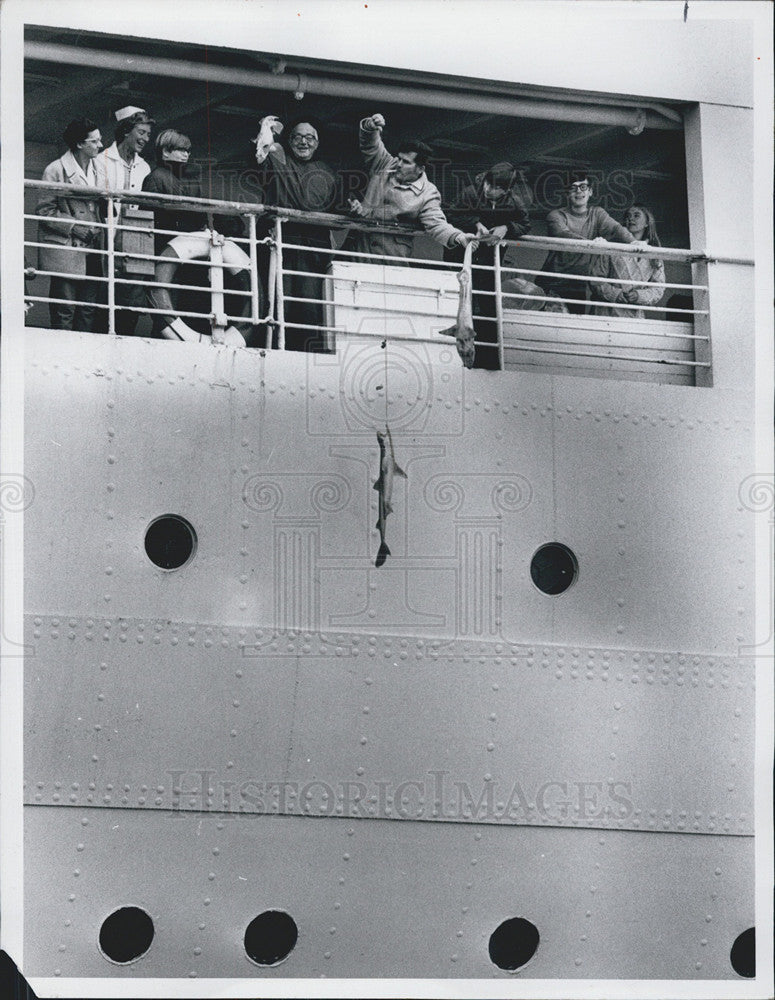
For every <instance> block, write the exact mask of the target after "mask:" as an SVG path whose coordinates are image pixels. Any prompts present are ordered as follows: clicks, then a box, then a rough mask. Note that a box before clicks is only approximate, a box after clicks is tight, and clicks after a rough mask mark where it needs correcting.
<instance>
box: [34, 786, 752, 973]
mask: <svg viewBox="0 0 775 1000" xmlns="http://www.w3.org/2000/svg"><path fill="white" fill-rule="evenodd" d="M26 827H27V844H26V851H25V865H26V871H25V876H26V884H27V887H28V890H27V892H28V895H27V907H26V913H25V922H26V940H27V942H28V944H27V949H26V955H25V964H24V971H25V973H26V974H27V976H28V977H31V978H32V979H33V983H34V981H35V978H36V977H51V978H56V979H57V980H58V981H60V982H61V985H62V986H64V985H65V984H66V981H67V979H68V977H79V976H88V977H116V978H121V979H126V978H136V977H149V976H166V977H180V978H189V977H199V978H214V977H218V978H226V979H228V978H235V979H236V978H251V979H256V980H262V979H274V978H276V977H291V978H292V977H297V976H307V977H310V976H315V977H317V976H329V977H337V976H343V977H344V976H374V977H396V976H407V977H421V976H431V977H477V978H496V979H497V978H501V979H509V978H510V976H511V974H510V973H507V972H504V971H502V970H500V969H498V968H497V967H496V966H494V965H493V964H492V962H491V961H490V959H489V956H488V942H489V938H490V935H491V934H492V932H493V931H494V930H495V929H496V928H497V927H498V926H499V924H500V923H501V922H502V921H504V920H506V919H508V918H510V917H513V916H522V917H524V918H527V919H529V920H530V921H531V922H532V923H533V924H534V925H535V926H536V928H537V929H538V931H539V934H540V941H539V945H538V950H537V952H536V953H535V956H534V957H533V959H532V960H531V961H530V962H529V964H528V965H527V966H526V967H525V968H524V969H523V970H522V971H521V972H520V973H519V974H518V976H519V978H527V979H533V978H535V979H546V978H576V979H578V978H588V979H607V978H614V977H616V978H621V977H624V978H651V979H668V978H669V979H697V978H710V979H717V978H718V979H726V978H730V979H734V978H736V976H735V973H734V972H733V971H732V968H731V966H730V963H729V951H730V948H731V945H732V943H733V941H734V940H735V938H736V937H737V935H738V934H740V933H741V931H743V930H745V929H746V928H747V927H749V926H751V924H752V923H753V840H752V838H746V837H686V836H680V835H675V834H649V833H635V832H622V831H594V830H560V829H546V830H538V829H535V828H525V827H520V828H516V827H499V828H494V827H483V828H473V827H469V826H465V825H460V824H447V825H444V826H438V825H436V826H431V825H428V824H422V823H402V822H400V821H393V822H391V821H387V820H380V821H375V822H364V821H351V820H347V819H339V820H317V819H312V818H305V817H298V816H297V817H277V816H275V817H259V816H231V817H216V816H210V817H199V816H196V815H193V814H189V815H184V814H180V813H179V814H177V815H168V814H165V813H162V812H155V813H154V812H148V811H137V810H127V809H123V810H106V809H79V808H72V809H65V808H51V807H39V806H28V807H27V808H26ZM687 872H691V873H692V877H691V878H686V873H687ZM120 906H137V907H141V908H143V909H145V910H146V911H147V912H148V913H149V914H150V916H151V917H152V919H153V922H154V927H155V936H154V939H153V942H152V944H151V947H150V949H149V950H148V952H147V953H146V954H145V955H144V956H143V957H142V958H140V959H139V960H138V961H137V962H135V963H133V964H131V965H127V966H123V967H122V966H117V965H115V964H113V963H111V962H109V961H107V960H106V959H105V957H104V956H103V955H102V954H101V952H100V950H99V948H98V943H97V942H98V935H99V929H100V926H101V924H102V921H103V920H104V919H105V918H106V916H108V914H110V913H111V912H112V911H113V910H115V909H116V908H118V907H120ZM270 909H275V910H284V911H286V912H287V913H289V914H290V915H291V916H292V917H293V919H294V921H295V922H296V925H297V927H298V943H297V945H296V947H295V948H294V950H293V951H292V952H291V953H290V954H289V955H288V957H287V959H286V960H285V961H284V962H282V963H281V964H279V965H277V966H275V967H271V968H267V967H263V968H262V967H259V966H256V965H255V964H253V963H252V962H250V961H249V959H248V958H247V957H246V955H245V951H244V947H243V940H244V934H245V929H246V927H247V925H248V924H249V922H250V921H251V920H252V919H253V918H254V917H255V916H257V915H258V914H259V913H261V912H264V911H265V910H270ZM57 985H59V983H58V984H57ZM224 989H227V987H224Z"/></svg>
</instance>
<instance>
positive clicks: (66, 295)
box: [35, 118, 103, 333]
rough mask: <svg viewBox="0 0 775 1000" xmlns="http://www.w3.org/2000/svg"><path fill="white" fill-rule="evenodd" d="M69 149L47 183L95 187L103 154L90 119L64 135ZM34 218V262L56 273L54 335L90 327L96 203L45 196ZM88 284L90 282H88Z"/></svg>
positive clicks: (95, 287)
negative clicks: (38, 244)
mask: <svg viewBox="0 0 775 1000" xmlns="http://www.w3.org/2000/svg"><path fill="white" fill-rule="evenodd" d="M62 138H63V140H64V141H65V143H66V145H67V147H68V150H67V152H66V153H65V154H64V155H63V156H60V157H59V159H58V160H54V161H53V163H49V165H48V166H47V167H46V169H45V170H44V171H43V180H44V181H47V182H48V183H50V184H71V185H72V186H73V188H76V189H77V188H78V187H91V188H93V187H96V184H97V177H96V173H95V170H94V160H95V159H96V157H97V156H98V154H99V152H100V150H101V149H102V136H101V135H100V130H99V129H98V128H97V126H96V125H95V124H94V122H93V121H91V120H90V119H89V118H75V119H73V121H71V122H70V124H69V125H68V126H67V128H66V129H65V131H64V133H63V135H62ZM35 214H36V215H43V216H45V217H46V218H45V220H44V221H41V222H39V223H38V233H39V236H40V242H41V243H44V244H46V245H45V246H42V247H40V248H39V252H38V258H39V264H40V269H41V271H54V272H57V273H56V274H55V275H53V276H52V277H51V283H50V286H49V297H50V298H51V299H52V300H54V299H55V300H57V301H52V302H50V303H49V313H50V317H51V326H52V328H53V329H55V330H81V331H83V332H85V333H90V332H91V331H92V329H93V328H94V311H95V306H94V303H95V302H96V301H97V295H98V292H99V282H98V281H95V280H93V279H94V278H96V277H99V276H101V275H102V261H101V260H100V255H99V254H97V253H89V250H99V249H101V248H102V245H103V240H102V230H101V229H100V227H99V225H98V223H99V216H98V212H97V202H96V200H92V199H87V198H75V197H70V196H69V195H68V194H62V193H59V192H55V191H44V192H42V194H41V199H40V201H39V202H38V207H37V210H36V213H35ZM89 279H92V280H89Z"/></svg>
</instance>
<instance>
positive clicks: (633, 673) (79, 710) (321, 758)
mask: <svg viewBox="0 0 775 1000" xmlns="http://www.w3.org/2000/svg"><path fill="white" fill-rule="evenodd" d="M30 625H31V630H30V632H29V633H28V635H27V641H28V642H29V643H30V646H31V648H32V649H34V659H33V661H32V664H33V666H32V669H31V670H30V671H29V672H28V676H27V684H26V690H25V712H26V717H27V720H28V721H27V742H26V754H25V767H26V780H27V791H26V801H27V802H30V803H41V804H46V805H48V804H57V803H59V804H62V805H73V806H91V805H95V806H109V807H111V808H115V807H118V806H125V807H126V806H128V807H145V808H158V809H162V810H166V811H176V810H192V809H193V810H214V811H227V812H250V813H253V812H258V813H270V812H271V813H275V812H281V813H289V814H294V813H296V814H305V813H308V814H310V815H317V816H328V817H335V816H338V815H345V816H353V817H363V818H368V817H380V816H382V817H391V816H397V817H399V818H403V819H416V820H423V821H431V822H435V821H452V822H466V823H475V822H481V823H499V824H509V823H515V824H529V825H557V826H582V827H583V826H593V827H596V826H604V827H612V828H618V829H633V830H639V829H642V830H660V831H664V830H673V831H678V832H686V833H703V834H707V833H724V834H751V833H752V832H753V783H752V781H751V780H750V775H751V773H752V770H753V694H754V690H753V668H752V665H751V663H750V661H737V662H736V661H728V660H717V659H715V658H712V657H711V658H709V657H707V656H702V657H701V656H691V655H687V654H678V653H672V654H669V653H668V654H663V653H655V652H653V651H652V652H646V651H643V652H634V653H633V652H627V653H625V652H623V651H616V650H613V651H612V650H601V649H586V648H572V647H567V646H560V647H534V646H514V645H508V644H495V643H482V642H462V641H459V640H458V641H429V640H427V639H418V638H416V637H407V636H404V637H399V636H394V637H392V638H385V637H381V636H376V635H373V636H367V635H357V634H332V635H328V636H326V637H325V638H321V636H320V635H315V634H309V633H307V634H305V635H304V636H298V635H296V634H283V633H274V634H272V632H271V631H269V630H262V629H240V628H236V627H232V628H228V629H227V628H222V627H218V626H214V625H213V624H210V625H201V624H199V625H193V624H191V623H190V622H178V623H174V624H170V623H166V622H158V621H157V622H144V621H137V620H126V619H122V620H115V619H97V620H90V622H85V621H84V620H82V619H74V618H59V617H56V618H53V619H52V618H45V619H43V618H40V617H36V618H35V619H34V620H33V621H32V622H31V623H30ZM689 719H690V720H692V722H691V726H687V720H689Z"/></svg>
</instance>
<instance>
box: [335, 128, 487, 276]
mask: <svg viewBox="0 0 775 1000" xmlns="http://www.w3.org/2000/svg"><path fill="white" fill-rule="evenodd" d="M384 127H385V119H384V118H383V116H382V115H380V114H377V115H372V116H371V117H370V118H364V119H363V121H362V122H361V123H360V132H359V138H360V147H361V153H362V154H363V158H364V160H365V162H366V167H367V169H368V172H369V183H368V186H367V188H366V194H365V196H364V198H363V201H362V202H360V201H357V200H356V199H351V201H350V210H351V212H352V213H353V215H356V216H359V217H360V218H363V219H374V220H375V221H378V222H382V223H398V224H399V225H404V226H412V225H414V224H415V223H419V225H421V226H422V228H423V229H424V230H425V231H426V233H428V235H429V236H431V237H433V239H434V240H436V242H437V243H441V245H442V246H444V247H448V248H451V247H453V246H461V247H464V246H465V245H466V244H467V243H468V242H469V241H470V240H473V239H475V236H474V234H473V233H464V232H463V231H462V230H460V229H456V228H455V227H454V226H453V225H451V224H450V223H449V222H447V217H446V216H445V215H444V212H443V211H442V208H441V195H440V194H439V190H438V188H437V187H436V185H435V184H432V183H431V182H430V181H429V180H428V178H427V176H426V174H425V164H426V162H427V160H428V157H429V156H430V155H431V150H430V148H429V147H428V146H426V145H425V143H424V142H420V141H419V140H411V141H409V142H404V143H402V144H401V147H400V149H399V151H398V155H397V156H393V155H392V154H391V153H389V152H388V151H387V149H386V148H385V146H384V143H383V142H382V129H383V128H384ZM355 242H356V247H357V249H359V250H361V251H363V252H367V253H374V254H383V255H385V256H392V257H410V256H411V254H412V245H413V243H414V237H413V236H405V235H402V234H399V233H396V234H393V233H370V232H362V233H358V234H357V237H356V241H355Z"/></svg>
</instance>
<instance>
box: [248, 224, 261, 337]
mask: <svg viewBox="0 0 775 1000" xmlns="http://www.w3.org/2000/svg"><path fill="white" fill-rule="evenodd" d="M248 238H249V240H250V303H251V320H252V322H253V325H254V326H256V325H257V324H258V323H259V322H260V320H261V316H260V313H259V309H260V304H259V296H258V289H259V282H258V247H257V245H256V217H255V215H253V213H252V212H251V214H250V215H249V216H248Z"/></svg>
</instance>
